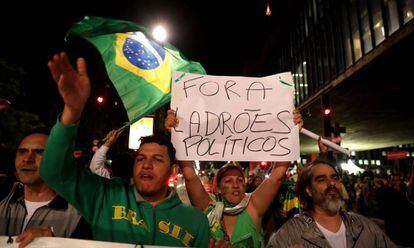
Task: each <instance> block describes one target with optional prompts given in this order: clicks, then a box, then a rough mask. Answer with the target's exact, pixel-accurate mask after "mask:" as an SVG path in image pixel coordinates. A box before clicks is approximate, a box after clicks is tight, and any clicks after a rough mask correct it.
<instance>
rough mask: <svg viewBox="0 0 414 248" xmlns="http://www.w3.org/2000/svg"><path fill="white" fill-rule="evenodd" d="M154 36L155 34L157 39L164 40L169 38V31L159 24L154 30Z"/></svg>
mask: <svg viewBox="0 0 414 248" xmlns="http://www.w3.org/2000/svg"><path fill="white" fill-rule="evenodd" d="M152 36H154V38H155V39H156V40H157V41H159V42H164V41H165V40H166V39H167V31H166V30H165V28H164V27H163V26H160V25H159V26H156V27H155V28H154V30H153V31H152Z"/></svg>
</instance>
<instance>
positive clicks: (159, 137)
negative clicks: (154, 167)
mask: <svg viewBox="0 0 414 248" xmlns="http://www.w3.org/2000/svg"><path fill="white" fill-rule="evenodd" d="M139 140H140V142H141V144H140V146H142V145H144V144H148V143H157V144H158V145H160V146H166V147H167V148H168V156H169V157H170V162H171V164H175V162H176V161H175V148H174V146H173V144H172V143H171V141H170V139H169V138H168V137H167V136H165V135H163V134H161V133H156V134H153V135H150V136H143V137H141V138H140V139H139Z"/></svg>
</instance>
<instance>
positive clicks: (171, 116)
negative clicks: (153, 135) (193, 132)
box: [164, 109, 178, 133]
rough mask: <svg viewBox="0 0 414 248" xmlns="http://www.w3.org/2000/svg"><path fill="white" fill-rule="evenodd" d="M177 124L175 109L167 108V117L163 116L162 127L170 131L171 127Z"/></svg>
mask: <svg viewBox="0 0 414 248" xmlns="http://www.w3.org/2000/svg"><path fill="white" fill-rule="evenodd" d="M177 125H178V119H177V117H176V116H175V111H174V110H172V109H169V110H168V111H167V117H166V118H165V122H164V127H165V129H167V131H168V132H170V133H171V129H172V128H174V127H176V126H177Z"/></svg>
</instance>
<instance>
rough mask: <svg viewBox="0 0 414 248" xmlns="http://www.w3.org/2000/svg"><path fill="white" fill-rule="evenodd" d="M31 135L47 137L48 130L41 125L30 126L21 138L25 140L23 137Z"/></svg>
mask: <svg viewBox="0 0 414 248" xmlns="http://www.w3.org/2000/svg"><path fill="white" fill-rule="evenodd" d="M32 134H44V135H47V136H49V134H50V128H49V127H47V126H45V125H43V124H39V125H36V126H32V127H30V128H29V129H28V130H27V131H26V132H24V133H23V137H22V138H25V137H27V136H29V135H32Z"/></svg>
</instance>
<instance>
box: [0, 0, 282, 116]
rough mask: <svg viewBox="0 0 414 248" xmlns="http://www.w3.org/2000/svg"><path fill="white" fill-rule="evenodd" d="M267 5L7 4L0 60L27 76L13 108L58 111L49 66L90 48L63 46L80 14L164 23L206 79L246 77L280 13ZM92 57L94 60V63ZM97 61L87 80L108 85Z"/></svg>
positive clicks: (211, 1)
mask: <svg viewBox="0 0 414 248" xmlns="http://www.w3.org/2000/svg"><path fill="white" fill-rule="evenodd" d="M2 5H5V3H2ZM265 5H266V2H265V1H264V0H262V1H258V0H245V1H237V0H224V1H223V0H208V1H194V0H180V1H174V0H165V1H161V0H150V1H147V0H146V1H139V0H135V1H132V0H129V1H127V0H118V1H111V2H110V3H106V2H104V1H86V0H84V1H80V0H72V1H54V2H50V1H47V2H43V1H26V2H21V1H9V2H8V3H7V6H1V8H0V25H1V32H2V36H1V40H2V42H1V44H2V45H1V46H0V47H1V49H0V57H3V58H6V59H7V60H8V61H9V62H12V63H14V64H16V65H19V66H21V67H23V68H24V69H25V70H26V71H27V72H28V74H27V77H26V78H25V80H24V91H25V93H26V95H25V97H24V98H23V99H21V100H20V101H19V102H16V103H14V105H15V107H17V108H20V109H25V110H27V111H30V112H35V113H38V114H40V116H41V118H42V119H49V121H50V118H51V117H50V113H51V112H53V108H55V110H54V111H58V110H56V108H59V106H58V107H56V105H57V103H60V98H59V96H58V95H57V90H56V88H55V86H54V82H53V81H52V79H51V78H50V76H49V72H48V70H47V67H46V65H47V61H48V59H49V58H50V57H51V56H52V55H53V54H55V53H56V52H58V51H61V50H68V51H69V52H70V51H75V52H72V55H73V54H75V55H76V54H77V53H78V50H80V51H84V50H88V49H89V50H94V49H93V47H92V46H89V45H88V44H86V42H85V43H84V44H82V43H80V44H79V42H68V43H66V44H65V42H64V40H63V38H64V37H65V34H66V32H67V31H68V29H69V28H70V26H71V24H72V23H74V22H76V21H79V20H81V19H82V18H83V16H85V15H95V16H101V17H108V18H113V19H123V20H129V21H134V22H136V23H138V24H140V25H142V26H146V27H147V28H151V27H153V26H155V24H157V23H163V24H165V26H166V27H167V30H168V32H169V37H168V42H169V43H171V44H173V45H174V46H175V47H177V48H178V49H179V50H180V51H181V52H183V54H184V55H185V56H186V57H187V58H188V59H191V60H195V61H199V62H200V63H201V64H202V65H203V66H204V68H205V69H206V71H207V73H208V74H211V75H244V74H245V73H244V70H243V67H244V65H245V63H246V62H249V61H250V62H251V61H254V60H255V59H257V58H258V57H259V55H260V53H261V51H262V50H263V47H264V46H265V43H266V36H267V33H266V32H267V31H269V28H271V27H272V25H271V23H272V22H273V21H272V20H274V18H275V17H274V16H275V14H276V15H277V13H276V12H275V6H273V8H274V10H273V13H274V15H273V16H272V17H270V18H269V17H266V16H265V15H264V12H265ZM79 53H80V54H83V52H79ZM88 53H91V54H95V53H96V54H97V52H96V51H89V52H88ZM96 54H95V55H94V56H96V57H93V56H92V60H93V59H98V60H99V56H97V55H96ZM87 58H88V57H87ZM98 62H99V63H94V64H93V65H92V66H89V69H90V74H92V79H96V78H97V79H96V80H95V81H106V80H107V78H106V74H105V71H104V69H103V66H102V65H101V63H100V61H98ZM91 70H96V71H94V72H92V71H91ZM100 74H105V75H104V76H102V75H100ZM244 76H255V75H244ZM92 83H93V84H96V85H99V84H100V83H101V82H94V81H93V82H92ZM101 84H102V83H101ZM102 85H104V84H102ZM101 88H102V87H101V86H95V87H93V88H92V89H93V90H94V89H96V90H98V91H101V90H102V89H101ZM92 94H94V92H93V91H92Z"/></svg>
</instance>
